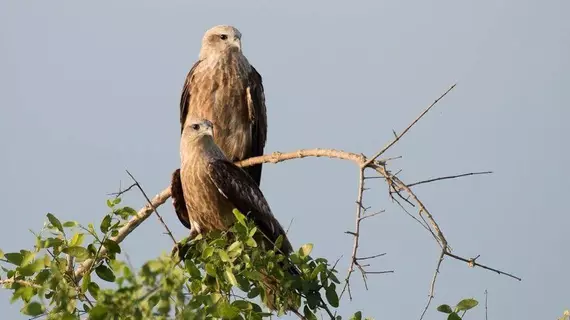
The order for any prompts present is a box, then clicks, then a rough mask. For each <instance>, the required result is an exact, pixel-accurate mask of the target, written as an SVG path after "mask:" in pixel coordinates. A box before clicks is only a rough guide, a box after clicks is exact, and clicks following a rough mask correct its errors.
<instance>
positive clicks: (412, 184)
mask: <svg viewBox="0 0 570 320" xmlns="http://www.w3.org/2000/svg"><path fill="white" fill-rule="evenodd" d="M491 173H493V171H481V172H469V173H463V174H458V175H455V176H445V177H439V178H432V179H428V180H422V181H418V182H414V183H410V184H408V187H410V188H411V187H413V186H417V185H420V184H424V183H430V182H435V181H441V180H448V179H457V178H462V177H468V176H476V175H482V174H491Z"/></svg>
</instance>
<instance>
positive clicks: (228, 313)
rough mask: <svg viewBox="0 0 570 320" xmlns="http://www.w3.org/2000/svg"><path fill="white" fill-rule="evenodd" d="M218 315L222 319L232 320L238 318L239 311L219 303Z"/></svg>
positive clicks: (226, 304)
mask: <svg viewBox="0 0 570 320" xmlns="http://www.w3.org/2000/svg"><path fill="white" fill-rule="evenodd" d="M217 309H218V313H219V315H220V316H221V317H222V318H223V319H234V318H236V317H237V316H239V309H238V308H236V307H233V306H231V305H229V304H228V303H221V304H219V305H218V308H217Z"/></svg>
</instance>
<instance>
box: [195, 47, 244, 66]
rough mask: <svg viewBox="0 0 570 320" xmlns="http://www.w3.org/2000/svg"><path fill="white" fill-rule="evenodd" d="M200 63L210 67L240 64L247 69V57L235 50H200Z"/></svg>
mask: <svg viewBox="0 0 570 320" xmlns="http://www.w3.org/2000/svg"><path fill="white" fill-rule="evenodd" d="M200 60H201V61H202V62H201V64H202V65H204V66H208V67H211V68H215V67H221V66H228V65H236V64H237V65H240V66H241V67H243V68H244V69H249V68H250V65H249V61H247V58H246V57H245V56H244V55H243V54H242V53H241V52H240V51H237V50H232V49H229V50H224V51H217V52H200Z"/></svg>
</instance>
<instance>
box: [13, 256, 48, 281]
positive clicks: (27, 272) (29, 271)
mask: <svg viewBox="0 0 570 320" xmlns="http://www.w3.org/2000/svg"><path fill="white" fill-rule="evenodd" d="M43 268H44V260H43V259H38V260H34V262H31V263H29V264H27V265H25V266H23V267H20V268H19V270H18V271H19V272H20V274H21V275H23V276H25V277H29V276H32V275H34V274H35V273H36V272H38V271H40V270H42V269H43Z"/></svg>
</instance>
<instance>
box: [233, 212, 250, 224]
mask: <svg viewBox="0 0 570 320" xmlns="http://www.w3.org/2000/svg"><path fill="white" fill-rule="evenodd" d="M232 212H233V214H234V216H235V217H236V220H237V221H238V222H239V224H241V225H242V226H247V224H246V223H245V216H244V215H243V214H242V213H241V212H239V210H238V209H234V210H232Z"/></svg>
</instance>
